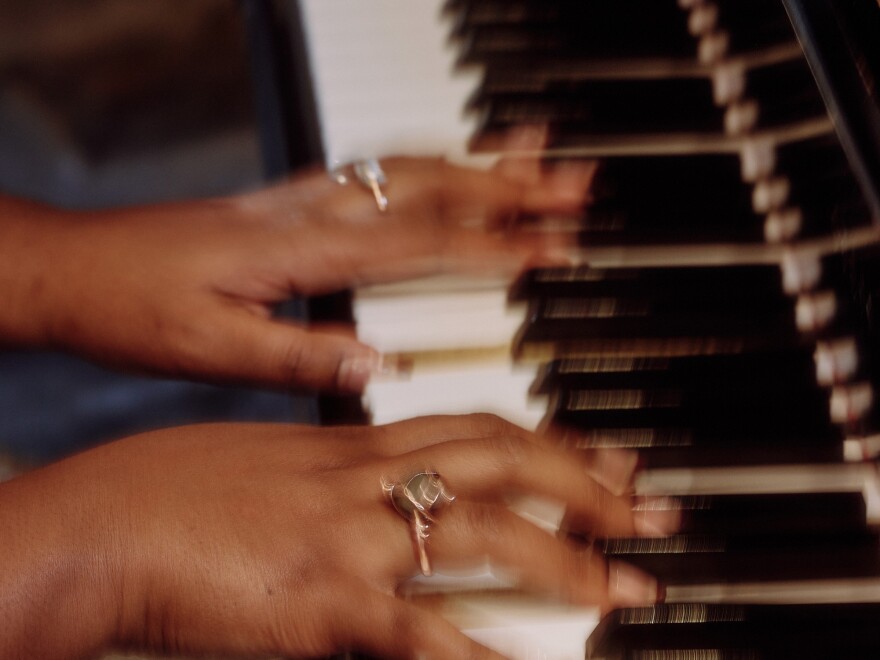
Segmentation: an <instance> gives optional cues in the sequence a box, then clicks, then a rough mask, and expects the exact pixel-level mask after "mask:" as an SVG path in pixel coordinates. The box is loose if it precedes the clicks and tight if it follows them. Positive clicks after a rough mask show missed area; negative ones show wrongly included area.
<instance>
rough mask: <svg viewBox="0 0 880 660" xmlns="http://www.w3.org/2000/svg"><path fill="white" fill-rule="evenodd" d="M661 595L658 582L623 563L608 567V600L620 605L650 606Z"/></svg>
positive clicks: (612, 564)
mask: <svg viewBox="0 0 880 660" xmlns="http://www.w3.org/2000/svg"><path fill="white" fill-rule="evenodd" d="M659 593H660V589H659V586H658V584H657V580H655V579H654V578H652V577H651V576H650V575H648V574H647V573H643V572H642V571H640V570H639V569H637V568H635V567H634V566H630V565H629V564H625V563H623V562H618V561H615V562H611V563H610V564H609V565H608V598H609V600H611V601H612V602H613V603H616V604H618V605H631V606H638V605H650V604H652V603H656V602H657V596H658V594H659Z"/></svg>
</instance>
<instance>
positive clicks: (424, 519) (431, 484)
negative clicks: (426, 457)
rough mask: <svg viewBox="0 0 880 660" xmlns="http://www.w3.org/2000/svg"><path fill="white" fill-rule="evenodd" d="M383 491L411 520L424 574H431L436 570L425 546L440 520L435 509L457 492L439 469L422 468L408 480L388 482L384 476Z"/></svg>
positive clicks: (452, 500)
mask: <svg viewBox="0 0 880 660" xmlns="http://www.w3.org/2000/svg"><path fill="white" fill-rule="evenodd" d="M382 492H383V493H384V494H385V497H387V498H388V501H389V502H391V506H393V507H394V510H395V511H397V513H399V514H400V515H401V517H402V518H403V519H404V520H406V521H407V522H409V523H410V526H411V528H412V535H413V545H414V546H415V550H416V556H417V557H418V560H419V568H420V569H421V571H422V575H426V576H427V575H432V574H433V573H434V571H433V569H432V568H431V560H430V559H429V558H428V551H427V547H426V544H427V541H428V537H429V536H430V531H429V530H430V527H431V525H432V524H433V523H435V522H437V518H436V514H435V512H436V511H437V510H438V509H440V508H441V507H443V506H445V505H446V504H449V503H451V502H454V501H455V496H454V495H452V494H451V493H450V492H449V491H448V490H447V488H446V484H444V483H443V480H442V479H441V478H440V475H439V474H437V473H436V472H419V473H418V474H414V475H413V476H411V477H410V478H409V479H407V481H406V482H405V483H398V482H389V481H386V480H385V479H384V478H383V479H382Z"/></svg>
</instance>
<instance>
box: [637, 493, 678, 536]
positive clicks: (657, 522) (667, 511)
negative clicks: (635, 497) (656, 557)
mask: <svg viewBox="0 0 880 660" xmlns="http://www.w3.org/2000/svg"><path fill="white" fill-rule="evenodd" d="M681 524H682V517H681V507H680V506H678V505H677V503H676V501H675V500H674V499H672V498H669V497H644V498H641V499H640V501H638V502H637V503H636V505H635V507H634V508H633V527H634V528H635V531H636V534H638V535H639V536H648V537H661V536H669V535H670V534H675V533H676V532H678V531H679V530H680V529H681Z"/></svg>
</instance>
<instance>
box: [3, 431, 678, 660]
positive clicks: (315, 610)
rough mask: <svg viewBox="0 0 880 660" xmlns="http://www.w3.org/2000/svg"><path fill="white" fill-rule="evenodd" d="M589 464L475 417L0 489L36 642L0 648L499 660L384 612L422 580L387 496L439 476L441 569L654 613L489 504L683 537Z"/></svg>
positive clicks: (188, 448)
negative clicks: (547, 500) (388, 487)
mask: <svg viewBox="0 0 880 660" xmlns="http://www.w3.org/2000/svg"><path fill="white" fill-rule="evenodd" d="M590 466H591V463H588V462H586V461H584V460H583V459H582V458H581V455H579V454H569V453H566V452H562V451H560V450H558V449H555V448H553V447H552V446H551V445H550V443H549V441H548V440H546V439H544V438H541V437H538V436H535V435H532V434H530V433H528V432H526V431H523V430H521V429H518V428H516V427H514V426H512V425H510V424H508V423H506V422H503V421H501V420H500V419H498V418H495V417H491V416H486V415H474V416H467V417H433V418H423V419H416V420H411V421H406V422H401V423H398V424H394V425H390V426H386V427H351V428H337V429H331V428H313V427H296V426H282V425H205V426H194V427H186V428H179V429H171V430H167V431H162V432H156V433H149V434H145V435H142V436H138V437H135V438H130V439H128V440H124V441H120V442H117V443H113V444H111V445H107V446H104V447H101V448H98V449H95V450H92V451H90V452H87V453H84V454H81V455H79V456H77V457H74V458H72V459H68V460H66V461H62V462H61V463H58V464H55V465H53V466H50V467H48V468H44V469H42V470H38V471H35V472H33V473H30V474H27V475H25V476H23V477H21V478H19V479H17V480H14V481H12V482H8V483H6V484H0V523H2V524H3V525H4V528H6V529H9V527H7V526H6V525H7V524H9V523H10V522H13V523H15V524H16V525H17V527H16V530H17V532H18V533H17V534H15V535H6V536H5V537H4V538H3V539H0V549H2V551H0V556H2V557H3V558H4V562H3V565H0V587H2V588H0V615H2V617H3V620H4V622H6V623H4V626H5V629H6V630H7V631H10V633H14V632H16V631H18V632H20V631H22V630H24V631H27V630H28V629H29V627H30V626H39V630H40V631H41V632H40V634H32V635H24V636H19V637H16V636H15V634H12V637H11V638H10V639H12V640H15V639H19V640H20V642H21V644H23V645H24V646H21V647H12V648H13V650H19V648H20V649H21V650H20V652H21V653H22V656H26V657H33V658H40V657H53V658H54V657H62V656H64V655H69V656H77V654H82V653H85V652H87V651H92V652H94V651H95V650H97V649H98V647H102V646H108V645H113V646H122V647H126V648H137V649H151V650H156V651H165V652H175V653H203V652H204V653H211V652H213V653H225V654H247V655H263V654H281V655H285V656H293V657H303V656H305V657H312V656H319V655H328V654H330V653H333V652H336V651H340V650H348V649H356V650H361V651H365V652H368V653H371V654H374V655H376V656H378V657H389V658H390V657H393V658H398V657H399V658H410V657H413V656H414V655H415V654H416V653H420V654H423V655H425V656H426V657H433V658H441V657H442V658H464V657H469V658H470V657H473V658H478V657H496V656H495V655H494V654H491V653H490V652H488V651H487V650H486V649H483V648H482V647H479V646H478V645H477V644H476V643H474V642H472V641H471V640H469V639H467V638H466V637H464V636H463V635H462V634H461V633H459V632H458V631H457V630H455V629H454V628H453V627H451V626H450V625H449V624H447V623H446V622H444V621H443V620H441V619H439V618H438V617H436V616H435V615H433V614H430V613H428V612H427V611H425V610H422V609H419V608H417V607H416V606H415V605H412V604H411V603H408V602H405V601H403V600H400V599H398V598H396V597H395V594H396V593H397V591H398V589H399V587H400V585H401V584H402V583H403V582H404V581H406V580H407V579H408V578H410V577H411V576H413V575H416V574H417V573H418V572H419V565H418V562H417V560H416V556H415V553H414V549H413V543H412V538H411V534H410V528H409V526H408V524H407V522H406V521H404V519H403V518H402V517H401V516H399V515H398V514H397V513H396V512H395V511H394V510H393V509H392V508H391V507H390V506H389V504H388V502H387V501H386V500H385V497H384V495H383V494H382V490H381V486H380V484H381V481H382V480H383V479H385V480H390V481H403V480H405V479H406V478H407V477H409V476H411V475H412V474H414V473H418V472H421V471H424V470H425V469H433V470H436V471H437V472H438V473H440V474H441V475H442V477H443V480H444V482H445V483H446V485H447V486H448V488H449V489H450V491H451V492H452V493H454V494H455V495H456V496H457V498H456V501H454V502H453V503H451V504H449V505H448V506H447V507H445V508H443V509H442V510H440V512H439V513H438V516H437V517H438V520H437V522H436V524H435V525H433V526H432V528H431V535H430V538H429V539H428V541H427V552H428V555H429V557H430V559H431V561H432V562H433V565H434V567H435V568H437V569H440V570H442V569H443V568H444V567H450V566H461V565H462V564H482V562H483V559H484V558H485V557H488V558H490V560H491V561H492V562H493V564H496V565H499V566H502V567H504V568H506V569H507V570H508V571H510V572H511V573H513V574H516V575H518V576H519V578H520V582H521V584H522V586H523V587H525V588H528V589H532V590H538V591H542V592H549V593H551V594H553V595H555V596H557V597H559V598H561V599H563V600H566V601H572V602H576V603H598V604H600V605H602V606H604V607H610V606H613V605H642V604H647V603H649V602H652V601H653V599H654V598H655V597H656V583H655V582H654V581H653V580H652V579H651V578H649V577H648V576H645V575H643V574H642V573H640V572H638V571H637V570H635V569H633V568H631V567H627V566H623V565H621V564H617V565H614V566H611V567H609V566H606V564H605V563H604V561H603V559H602V557H601V555H600V554H599V553H593V552H590V551H588V550H584V549H581V548H579V547H576V546H574V545H572V544H570V543H568V542H566V541H564V540H560V539H558V538H556V537H554V536H552V535H550V534H548V533H546V532H543V531H541V530H539V529H538V528H537V527H534V526H533V525H531V524H530V523H528V522H526V521H524V520H523V519H521V518H520V517H518V516H516V515H515V514H513V513H510V512H509V510H508V509H507V508H506V507H505V506H503V504H502V502H503V501H504V499H505V498H507V497H509V496H511V495H518V494H523V493H526V494H537V495H543V496H547V497H551V498H554V499H556V500H558V501H560V502H563V503H565V504H566V505H567V507H568V509H569V511H570V512H571V513H573V514H574V516H573V518H576V519H577V520H579V521H581V522H582V523H584V524H585V525H588V526H589V529H588V530H586V528H585V529H584V530H583V531H588V532H589V533H590V534H591V535H597V536H608V535H611V536H616V535H634V534H639V533H640V532H644V533H648V534H654V533H656V532H657V531H658V530H659V529H665V530H666V531H671V530H672V529H673V527H674V526H675V525H676V524H677V522H676V521H672V520H669V519H668V517H665V518H662V519H656V515H661V516H663V515H665V514H657V512H652V513H648V514H644V513H643V514H640V517H636V516H634V514H633V513H632V503H631V501H630V499H629V498H628V497H622V496H615V495H613V494H612V493H611V492H610V491H609V490H607V489H605V488H603V487H602V486H600V485H599V484H598V483H597V482H596V481H595V480H594V479H593V477H592V476H591V467H590ZM618 476H619V477H621V478H623V477H624V476H625V475H623V474H622V473H621V474H619V475H618ZM655 514H656V515H655ZM652 516H653V517H652ZM10 544H12V547H10ZM609 575H610V576H612V579H609ZM21 594H26V596H25V597H22V596H21ZM16 595H19V597H18V599H17V600H16ZM45 601H48V602H45ZM35 604H36V605H35ZM41 604H42V610H41V611H40V612H38V613H37V614H35V613H34V612H33V608H34V607H36V606H39V605H41ZM29 608H30V609H29ZM72 612H76V613H77V615H72ZM88 626H90V627H88ZM86 630H88V631H89V632H88V633H86ZM4 650H5V651H6V652H7V653H8V652H9V648H8V647H7V648H5V649H4V648H3V636H2V635H0V655H4V656H5V654H4V653H3V651H4ZM12 655H15V653H12Z"/></svg>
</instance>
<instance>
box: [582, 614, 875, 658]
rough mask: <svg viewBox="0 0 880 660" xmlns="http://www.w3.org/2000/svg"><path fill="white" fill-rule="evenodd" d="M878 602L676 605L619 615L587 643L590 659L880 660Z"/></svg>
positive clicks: (604, 622)
mask: <svg viewBox="0 0 880 660" xmlns="http://www.w3.org/2000/svg"><path fill="white" fill-rule="evenodd" d="M878 617H880V604H878V603H834V604H822V605H819V604H811V605H753V604H702V603H672V604H666V605H654V606H651V607H644V608H634V609H622V610H615V611H613V612H611V613H609V614H608V615H607V616H605V617H604V618H603V620H602V621H601V622H600V623H599V625H598V626H597V627H596V629H595V630H594V631H593V634H592V635H591V636H590V638H589V640H587V645H586V657H587V658H594V659H598V658H604V659H605V660H635V659H637V658H639V659H642V660H644V659H645V658H658V659H659V658H665V659H672V658H680V659H682V660H684V659H685V658H706V659H708V658H723V659H726V660H737V659H742V660H745V659H749V660H763V659H766V660H777V659H778V658H804V659H811V660H812V659H819V658H822V659H826V658H876V657H880V626H878V625H877V621H878V620H880V619H878Z"/></svg>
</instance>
